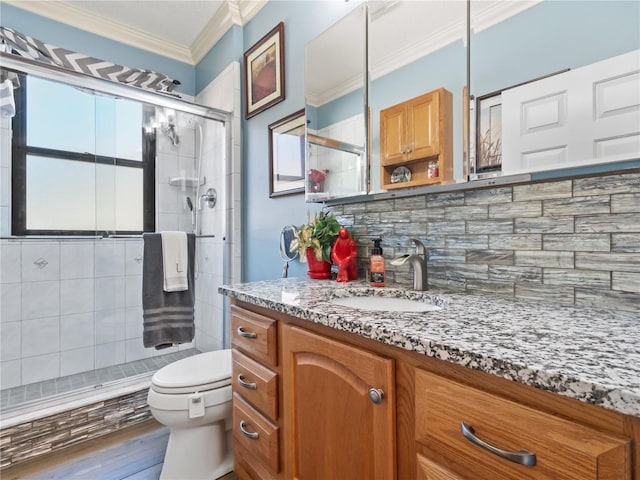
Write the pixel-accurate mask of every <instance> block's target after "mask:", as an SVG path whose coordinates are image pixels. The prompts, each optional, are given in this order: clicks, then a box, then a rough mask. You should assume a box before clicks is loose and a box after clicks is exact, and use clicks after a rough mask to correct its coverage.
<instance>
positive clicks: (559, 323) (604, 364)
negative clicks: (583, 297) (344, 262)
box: [219, 278, 640, 417]
mask: <svg viewBox="0 0 640 480" xmlns="http://www.w3.org/2000/svg"><path fill="white" fill-rule="evenodd" d="M219 292H220V293H222V294H224V295H227V296H229V297H233V298H236V299H238V300H241V301H243V302H247V303H250V304H253V305H257V306H261V307H265V308H269V309H271V310H275V311H278V312H282V313H286V314H289V315H292V316H294V317H298V318H301V319H303V320H308V321H310V322H314V323H318V324H322V325H326V326H328V327H331V328H335V329H337V330H342V331H345V332H351V333H353V334H356V335H360V336H362V337H366V338H371V339H373V340H377V341H379V342H382V343H385V344H388V345H395V346H397V347H401V348H404V349H407V350H413V351H415V352H418V353H422V354H424V355H428V356H431V357H435V358H439V359H441V360H445V361H448V362H452V363H456V364H459V365H463V366H466V367H469V368H472V369H475V370H481V371H484V372H487V373H491V374H494V375H497V376H499V377H503V378H506V379H509V380H513V381H516V382H519V383H523V384H526V385H531V386H534V387H537V388H540V389H543V390H547V391H551V392H555V393H558V394H560V395H564V396H567V397H571V398H575V399H577V400H580V401H583V402H586V403H591V404H594V405H599V406H601V407H604V408H608V409H611V410H615V411H618V412H620V413H624V414H628V415H634V416H636V417H640V318H639V316H638V314H637V313H634V312H626V311H618V310H605V309H600V308H588V307H561V306H557V305H553V304H550V303H543V302H536V301H528V300H520V299H514V298H507V297H499V296H494V295H468V294H461V293H453V292H441V291H435V290H434V291H428V292H416V291H412V290H407V289H405V288H402V287H397V288H394V287H393V286H388V287H385V288H372V287H369V286H368V284H367V283H364V282H348V283H337V282H335V281H330V280H324V281H314V280H306V279H301V278H288V279H279V280H269V281H261V282H252V283H244V284H237V285H226V286H222V287H220V288H219ZM353 294H356V295H363V296H366V295H380V296H389V297H406V298H414V299H421V300H424V301H427V302H431V303H435V304H437V305H440V306H442V307H443V308H442V309H441V310H437V311H430V312H425V313H408V312H382V311H361V310H355V309H352V308H349V307H342V306H337V305H334V304H331V303H328V302H327V300H330V299H332V298H336V297H345V296H351V295H353Z"/></svg>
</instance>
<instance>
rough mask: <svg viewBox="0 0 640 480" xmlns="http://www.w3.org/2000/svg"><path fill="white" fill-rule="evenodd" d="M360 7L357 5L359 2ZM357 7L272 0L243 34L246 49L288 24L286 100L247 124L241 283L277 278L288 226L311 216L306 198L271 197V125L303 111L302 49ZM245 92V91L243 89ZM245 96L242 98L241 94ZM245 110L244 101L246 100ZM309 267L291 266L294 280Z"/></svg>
mask: <svg viewBox="0 0 640 480" xmlns="http://www.w3.org/2000/svg"><path fill="white" fill-rule="evenodd" d="M355 3H357V2H355ZM355 7H356V5H355V4H354V2H348V3H347V2H343V1H331V2H327V1H304V2H302V1H278V0H270V1H269V2H268V3H267V4H266V6H265V7H264V8H263V9H262V10H260V12H259V13H258V15H256V16H255V17H254V18H253V20H251V21H250V22H249V24H248V25H246V26H245V28H244V31H243V36H244V49H245V50H248V49H249V48H251V46H252V45H254V44H255V42H257V41H258V40H260V39H261V38H262V37H263V36H264V35H265V34H266V33H267V32H268V31H269V30H271V29H272V28H273V27H275V26H276V25H277V24H278V23H279V22H281V21H282V22H284V38H285V72H286V75H285V82H286V98H285V100H284V101H282V102H280V103H278V104H277V105H274V106H273V107H271V108H270V109H268V110H265V111H264V112H262V113H260V114H258V115H256V116H254V117H252V118H251V119H249V120H247V121H244V122H243V125H242V128H243V132H242V133H243V144H242V145H243V155H242V156H243V176H242V177H243V185H242V188H243V198H242V203H243V232H244V233H243V235H244V237H243V244H242V246H243V260H244V267H243V279H244V280H246V281H253V280H263V279H273V278H277V277H278V276H280V274H281V271H282V265H283V262H282V260H281V259H280V256H279V254H278V240H279V236H280V231H281V229H282V227H283V226H284V225H287V224H291V223H293V224H295V225H300V224H302V223H304V222H305V221H306V218H307V211H308V210H312V211H313V210H315V209H317V208H318V207H317V206H309V205H307V204H305V203H304V195H303V194H297V195H290V196H285V197H277V198H272V199H270V198H269V150H268V147H269V144H268V135H267V134H268V128H269V124H271V123H273V122H276V121H278V120H279V119H281V118H284V117H285V116H287V115H289V114H291V113H293V112H296V111H298V110H300V109H302V108H304V47H305V45H306V44H307V43H308V42H310V41H311V40H312V39H313V38H315V37H316V36H318V35H319V34H320V33H322V32H323V31H324V30H326V29H327V28H329V27H330V26H331V25H332V24H333V23H335V22H336V21H338V20H339V19H340V18H342V17H343V16H344V15H345V14H346V13H348V12H349V11H351V10H352V9H353V8H355ZM243 88H244V86H243ZM243 96H244V93H243ZM243 108H244V98H243ZM305 272H306V264H304V265H300V264H299V262H298V261H297V260H296V261H295V262H292V263H291V266H290V269H289V275H290V276H304V275H306V273H305Z"/></svg>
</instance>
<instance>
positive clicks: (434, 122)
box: [407, 91, 440, 160]
mask: <svg viewBox="0 0 640 480" xmlns="http://www.w3.org/2000/svg"><path fill="white" fill-rule="evenodd" d="M438 99H439V97H438V92H437V91H436V92H432V93H427V94H425V95H421V96H420V97H417V98H415V99H413V100H411V101H410V102H408V103H407V154H408V158H407V159H408V160H416V159H420V158H425V157H431V156H433V155H438V154H439V153H440V147H439V143H438V137H439V135H438V121H439V101H438Z"/></svg>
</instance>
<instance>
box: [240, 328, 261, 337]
mask: <svg viewBox="0 0 640 480" xmlns="http://www.w3.org/2000/svg"><path fill="white" fill-rule="evenodd" d="M237 332H238V335H240V336H241V337H244V338H257V337H258V335H257V334H256V333H255V332H247V331H246V330H245V329H244V327H238V330H237Z"/></svg>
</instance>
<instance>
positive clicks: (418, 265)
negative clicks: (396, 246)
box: [391, 238, 429, 290]
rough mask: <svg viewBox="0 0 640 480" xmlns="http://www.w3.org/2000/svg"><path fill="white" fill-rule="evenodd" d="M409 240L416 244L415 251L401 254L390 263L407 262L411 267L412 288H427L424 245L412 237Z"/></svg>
mask: <svg viewBox="0 0 640 480" xmlns="http://www.w3.org/2000/svg"><path fill="white" fill-rule="evenodd" d="M411 241H412V242H413V243H415V244H416V252H415V253H412V254H406V255H402V256H400V257H397V258H394V259H393V260H391V265H404V264H405V263H407V262H409V264H410V265H411V266H412V267H413V289H414V290H428V289H429V282H428V277H427V255H426V252H425V249H424V245H423V244H422V242H421V241H420V240H417V239H415V238H412V239H411Z"/></svg>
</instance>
